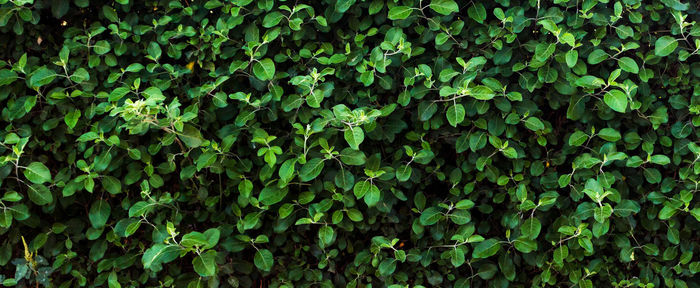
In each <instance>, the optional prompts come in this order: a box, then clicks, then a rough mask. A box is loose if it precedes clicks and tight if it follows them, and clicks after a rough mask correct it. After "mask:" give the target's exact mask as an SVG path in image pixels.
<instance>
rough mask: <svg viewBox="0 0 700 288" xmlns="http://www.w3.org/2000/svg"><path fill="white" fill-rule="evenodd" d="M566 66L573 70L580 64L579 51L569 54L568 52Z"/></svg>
mask: <svg viewBox="0 0 700 288" xmlns="http://www.w3.org/2000/svg"><path fill="white" fill-rule="evenodd" d="M565 59H566V66H569V68H573V67H574V66H576V63H577V62H578V51H576V50H569V52H566V58H565Z"/></svg>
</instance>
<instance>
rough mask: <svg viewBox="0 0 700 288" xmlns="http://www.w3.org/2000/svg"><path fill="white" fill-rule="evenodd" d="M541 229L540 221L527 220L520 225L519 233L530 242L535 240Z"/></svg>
mask: <svg viewBox="0 0 700 288" xmlns="http://www.w3.org/2000/svg"><path fill="white" fill-rule="evenodd" d="M541 229H542V224H541V223H540V220H539V219H537V218H535V217H532V218H528V219H527V220H525V222H523V224H522V225H520V233H521V234H522V235H523V236H525V237H527V238H529V239H532V240H534V239H536V238H537V236H538V235H540V230H541Z"/></svg>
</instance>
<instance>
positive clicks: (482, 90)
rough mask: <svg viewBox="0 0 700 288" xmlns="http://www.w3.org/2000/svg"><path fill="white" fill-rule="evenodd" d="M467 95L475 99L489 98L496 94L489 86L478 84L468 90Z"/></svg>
mask: <svg viewBox="0 0 700 288" xmlns="http://www.w3.org/2000/svg"><path fill="white" fill-rule="evenodd" d="M469 95H470V96H472V97H474V98H475V99H477V100H491V99H493V97H494V96H496V94H495V93H494V92H493V90H491V88H489V87H486V86H483V85H478V86H476V87H474V88H471V89H470V90H469Z"/></svg>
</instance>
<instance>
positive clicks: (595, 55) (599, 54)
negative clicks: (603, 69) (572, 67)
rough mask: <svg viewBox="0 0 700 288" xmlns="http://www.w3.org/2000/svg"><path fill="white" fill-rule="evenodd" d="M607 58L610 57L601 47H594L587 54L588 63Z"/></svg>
mask: <svg viewBox="0 0 700 288" xmlns="http://www.w3.org/2000/svg"><path fill="white" fill-rule="evenodd" d="M608 58H610V56H609V55H608V53H605V51H603V50H601V49H595V50H593V51H592V52H591V53H590V54H588V64H591V65H595V64H598V63H600V62H603V61H605V60H607V59H608Z"/></svg>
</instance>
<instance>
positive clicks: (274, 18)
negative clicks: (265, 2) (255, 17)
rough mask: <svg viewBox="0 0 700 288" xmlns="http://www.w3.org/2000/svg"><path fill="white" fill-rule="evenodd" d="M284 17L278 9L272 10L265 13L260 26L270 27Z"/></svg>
mask: <svg viewBox="0 0 700 288" xmlns="http://www.w3.org/2000/svg"><path fill="white" fill-rule="evenodd" d="M282 19H284V15H283V14H282V13H280V12H279V11H273V12H272V13H267V14H266V15H265V18H263V22H262V26H263V27H265V28H272V27H275V26H277V24H279V23H280V21H282Z"/></svg>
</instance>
